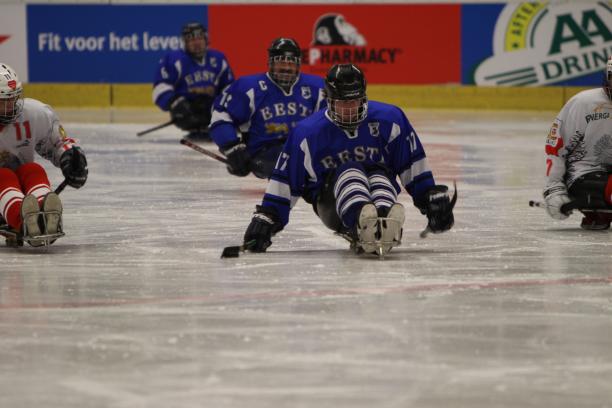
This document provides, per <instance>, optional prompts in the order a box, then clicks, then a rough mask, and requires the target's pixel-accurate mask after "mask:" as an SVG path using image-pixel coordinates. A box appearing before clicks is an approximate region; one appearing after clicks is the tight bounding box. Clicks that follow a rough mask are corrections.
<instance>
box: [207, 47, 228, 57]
mask: <svg viewBox="0 0 612 408" xmlns="http://www.w3.org/2000/svg"><path fill="white" fill-rule="evenodd" d="M206 53H207V54H210V55H211V56H213V57H217V58H223V59H225V54H224V53H223V51H219V50H217V49H215V48H208V49H207V50H206Z"/></svg>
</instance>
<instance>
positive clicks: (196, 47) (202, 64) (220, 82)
mask: <svg viewBox="0 0 612 408" xmlns="http://www.w3.org/2000/svg"><path fill="white" fill-rule="evenodd" d="M182 38H183V42H184V47H185V48H184V50H178V51H171V52H169V53H168V54H167V55H166V56H165V57H164V58H162V60H161V61H160V62H159V67H158V69H157V74H156V76H155V82H154V84H153V102H155V103H156V104H157V106H159V108H160V109H161V110H163V111H170V117H171V119H172V121H173V122H174V124H175V125H176V126H177V127H179V128H180V129H182V130H185V131H188V132H189V134H188V135H187V137H189V138H192V139H207V138H208V125H209V124H210V115H211V109H212V104H213V100H214V99H215V97H216V96H217V95H218V94H219V93H221V91H222V90H223V88H225V87H226V86H228V85H229V84H230V83H231V82H232V81H233V80H234V75H233V73H232V70H231V68H230V66H229V63H228V61H227V59H226V58H225V55H224V54H223V53H222V52H220V51H217V50H214V49H211V48H208V33H207V31H206V29H205V28H204V26H203V25H202V24H200V23H189V24H186V25H185V26H183V30H182Z"/></svg>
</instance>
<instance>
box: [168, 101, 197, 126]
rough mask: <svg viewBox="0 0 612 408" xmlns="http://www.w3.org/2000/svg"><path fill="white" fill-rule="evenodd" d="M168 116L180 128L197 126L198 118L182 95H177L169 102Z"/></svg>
mask: <svg viewBox="0 0 612 408" xmlns="http://www.w3.org/2000/svg"><path fill="white" fill-rule="evenodd" d="M170 118H171V119H172V122H174V124H175V125H176V126H177V127H179V128H181V129H182V130H192V129H196V128H197V127H198V120H197V119H196V118H195V116H194V113H193V111H192V110H191V104H190V103H189V101H188V100H187V99H185V97H184V96H179V97H178V98H176V99H174V100H173V101H172V102H171V103H170Z"/></svg>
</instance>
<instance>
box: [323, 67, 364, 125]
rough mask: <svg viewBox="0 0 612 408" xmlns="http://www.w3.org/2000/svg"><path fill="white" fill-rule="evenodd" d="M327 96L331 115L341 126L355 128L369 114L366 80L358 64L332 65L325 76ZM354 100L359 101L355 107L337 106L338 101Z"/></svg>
mask: <svg viewBox="0 0 612 408" xmlns="http://www.w3.org/2000/svg"><path fill="white" fill-rule="evenodd" d="M325 96H326V97H327V105H328V112H329V115H330V117H331V119H333V121H334V122H336V124H337V125H338V126H340V127H341V128H344V129H349V130H353V129H355V128H356V127H357V125H359V123H361V122H363V120H364V119H365V118H366V116H367V115H368V98H367V96H366V80H365V76H364V75H363V71H361V69H359V68H358V67H357V66H356V65H353V64H337V65H334V66H333V67H331V69H330V70H329V71H328V72H327V77H326V78H325ZM352 100H355V101H359V103H358V104H357V105H356V106H354V107H340V106H337V105H338V101H352ZM341 104H342V103H341Z"/></svg>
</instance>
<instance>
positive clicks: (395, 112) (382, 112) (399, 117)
mask: <svg viewBox="0 0 612 408" xmlns="http://www.w3.org/2000/svg"><path fill="white" fill-rule="evenodd" d="M368 117H371V118H373V119H377V120H378V121H381V122H384V121H389V122H396V123H399V122H401V121H404V120H406V115H405V114H404V111H402V110H401V109H400V108H399V107H398V106H395V105H391V104H389V103H384V102H379V101H372V100H370V101H368Z"/></svg>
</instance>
